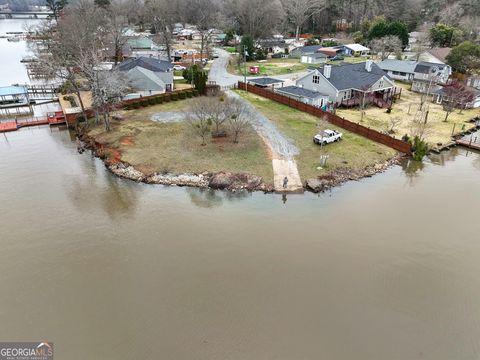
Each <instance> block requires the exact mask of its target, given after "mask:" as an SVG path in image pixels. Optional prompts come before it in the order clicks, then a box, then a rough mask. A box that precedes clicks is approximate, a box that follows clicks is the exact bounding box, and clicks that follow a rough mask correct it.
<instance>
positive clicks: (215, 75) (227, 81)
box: [208, 49, 307, 86]
mask: <svg viewBox="0 0 480 360" xmlns="http://www.w3.org/2000/svg"><path fill="white" fill-rule="evenodd" d="M215 51H216V52H217V53H218V55H219V56H218V58H217V59H215V60H214V62H213V64H212V66H211V68H210V72H209V74H208V80H209V81H215V82H216V83H217V84H218V85H220V86H232V85H234V84H236V83H237V82H238V81H243V80H244V78H243V76H239V75H233V74H230V73H229V72H228V71H227V66H228V61H229V60H230V53H228V52H227V51H225V50H222V49H215ZM305 74H307V72H299V73H291V74H283V75H275V76H273V77H275V78H276V79H282V80H294V79H298V78H299V77H301V76H303V75H305ZM256 77H261V76H249V77H248V79H254V78H256Z"/></svg>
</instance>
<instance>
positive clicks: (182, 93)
mask: <svg viewBox="0 0 480 360" xmlns="http://www.w3.org/2000/svg"><path fill="white" fill-rule="evenodd" d="M178 97H179V99H181V100H185V99H186V98H187V94H186V93H185V92H181V93H178Z"/></svg>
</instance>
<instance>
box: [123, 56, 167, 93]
mask: <svg viewBox="0 0 480 360" xmlns="http://www.w3.org/2000/svg"><path fill="white" fill-rule="evenodd" d="M116 70H118V71H121V72H124V73H125V74H126V76H127V78H128V79H129V81H130V82H135V84H136V87H135V89H136V90H137V91H139V92H146V93H149V92H152V91H155V93H159V92H165V91H171V90H173V65H172V64H171V63H170V62H168V61H165V60H159V59H156V58H153V57H146V56H140V57H136V58H129V59H127V60H125V61H124V62H122V63H120V64H118V65H117V67H116ZM132 70H135V71H132ZM142 84H143V85H144V88H142ZM147 84H148V86H147ZM162 84H163V85H162ZM160 88H163V90H162V89H160Z"/></svg>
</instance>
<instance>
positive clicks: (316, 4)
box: [282, 0, 326, 40]
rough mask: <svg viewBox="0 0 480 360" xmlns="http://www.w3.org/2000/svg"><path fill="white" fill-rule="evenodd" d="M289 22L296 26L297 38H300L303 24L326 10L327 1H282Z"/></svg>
mask: <svg viewBox="0 0 480 360" xmlns="http://www.w3.org/2000/svg"><path fill="white" fill-rule="evenodd" d="M282 5H283V8H284V10H285V11H286V13H287V15H288V18H289V21H290V22H291V23H292V24H293V25H294V26H295V38H296V39H297V40H298V39H299V38H300V30H301V27H302V25H303V24H305V22H306V21H307V20H308V19H309V18H310V17H311V16H312V15H314V14H316V13H317V12H320V11H321V10H323V9H324V8H325V5H326V0H320V1H319V0H282Z"/></svg>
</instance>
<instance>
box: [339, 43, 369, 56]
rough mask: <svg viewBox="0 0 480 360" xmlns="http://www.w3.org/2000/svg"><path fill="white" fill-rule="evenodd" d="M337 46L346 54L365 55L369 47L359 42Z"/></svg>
mask: <svg viewBox="0 0 480 360" xmlns="http://www.w3.org/2000/svg"><path fill="white" fill-rule="evenodd" d="M337 48H340V49H341V50H342V53H343V54H345V55H348V56H366V55H368V54H369V53H370V49H369V48H367V47H365V46H363V45H360V44H347V45H341V46H338V47H337Z"/></svg>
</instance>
